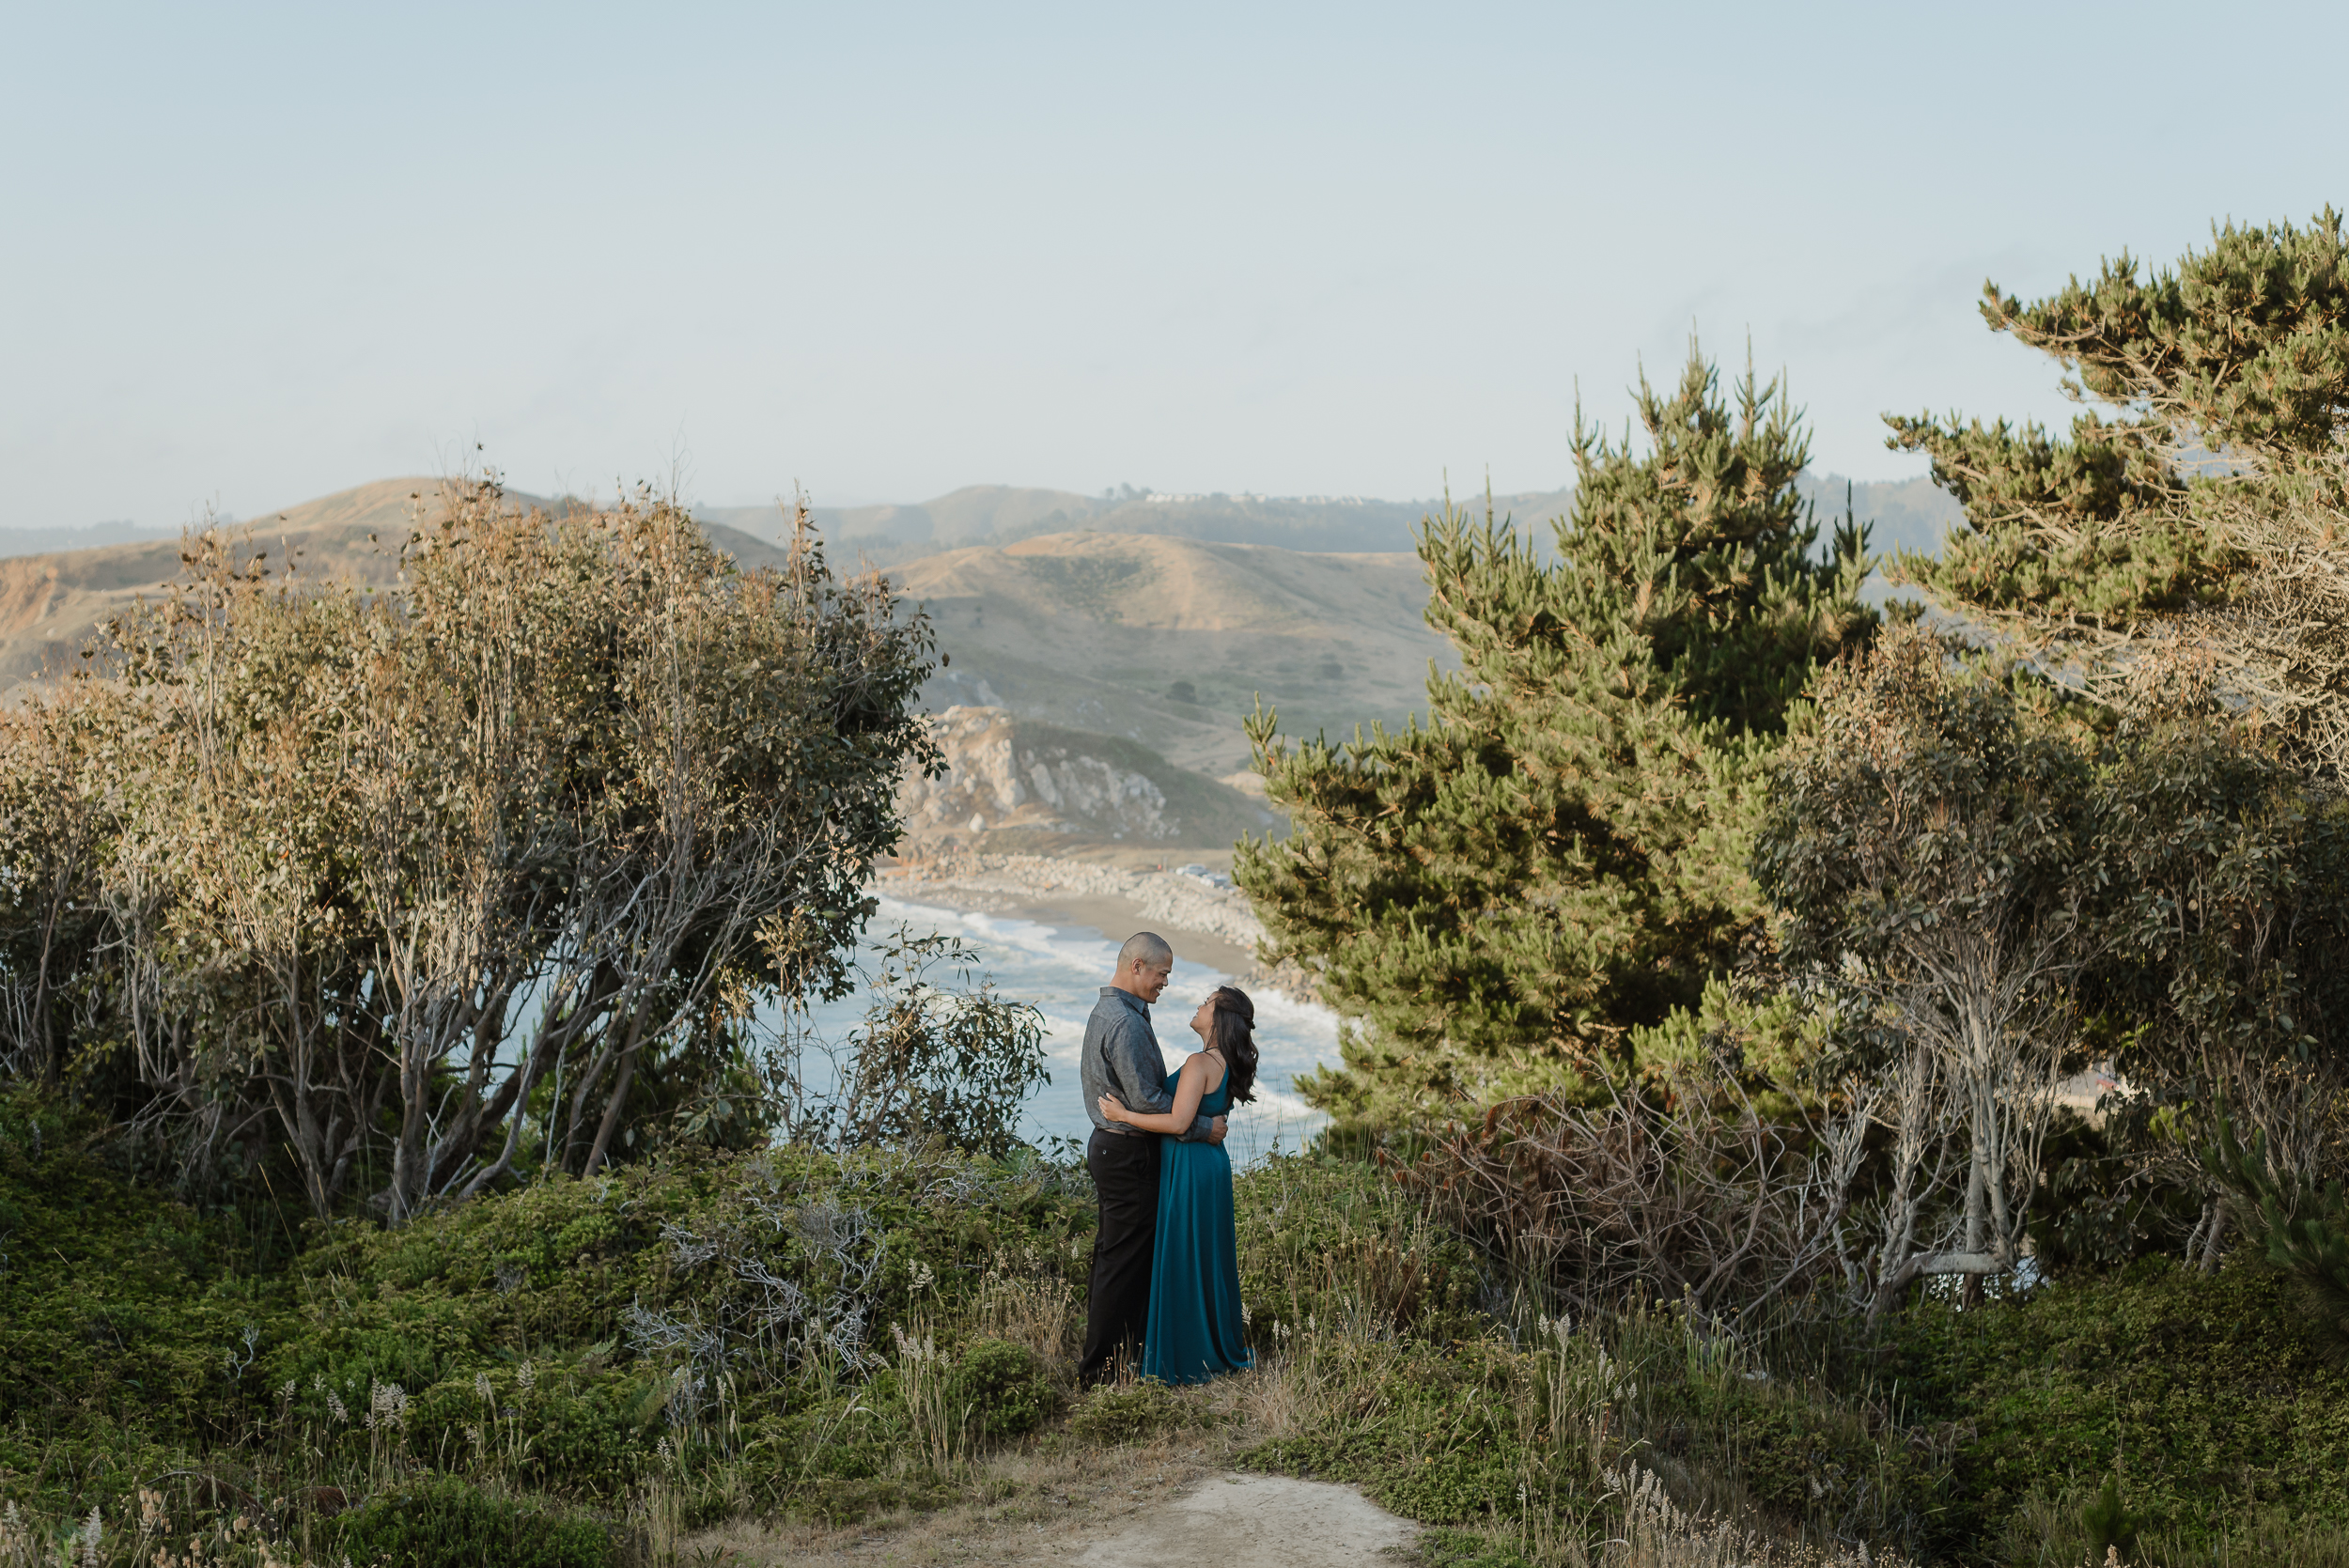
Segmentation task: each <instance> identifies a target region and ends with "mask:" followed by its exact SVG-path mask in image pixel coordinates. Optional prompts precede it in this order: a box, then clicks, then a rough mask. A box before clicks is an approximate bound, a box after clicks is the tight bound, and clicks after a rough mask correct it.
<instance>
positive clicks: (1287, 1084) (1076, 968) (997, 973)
mask: <svg viewBox="0 0 2349 1568" xmlns="http://www.w3.org/2000/svg"><path fill="white" fill-rule="evenodd" d="M901 924H902V925H904V926H906V927H907V928H908V929H909V930H910V932H911V933H912V934H914V935H917V936H919V935H923V934H926V933H929V932H938V933H941V934H944V935H947V936H954V937H959V938H961V939H963V940H964V941H965V942H966V943H968V944H969V945H970V946H971V947H972V948H974V949H975V950H977V953H978V955H979V960H980V962H979V966H978V970H977V972H974V974H973V976H972V978H973V979H976V978H977V973H985V974H987V975H989V976H991V977H992V978H993V980H994V982H995V988H996V990H997V991H998V992H999V993H1001V994H1002V995H1003V996H1005V997H1007V998H1010V999H1012V1000H1013V1001H1026V1002H1032V1003H1034V1006H1035V1007H1036V1009H1037V1011H1038V1012H1040V1013H1041V1014H1042V1015H1043V1016H1044V1029H1045V1038H1044V1048H1045V1052H1046V1055H1047V1058H1048V1063H1049V1068H1050V1072H1051V1075H1052V1081H1051V1082H1050V1084H1048V1085H1047V1086H1045V1087H1044V1088H1043V1089H1041V1090H1039V1091H1038V1092H1037V1094H1036V1095H1035V1097H1034V1099H1032V1100H1030V1101H1029V1102H1028V1105H1027V1108H1026V1113H1025V1115H1024V1117H1023V1118H1022V1128H1023V1130H1024V1131H1025V1132H1026V1134H1027V1135H1028V1136H1029V1137H1030V1138H1033V1139H1037V1140H1045V1139H1052V1138H1071V1139H1076V1140H1079V1141H1081V1140H1082V1139H1083V1138H1084V1137H1085V1135H1086V1134H1087V1133H1089V1132H1091V1131H1092V1123H1091V1121H1090V1120H1089V1119H1088V1118H1087V1117H1086V1115H1085V1110H1084V1106H1083V1104H1082V1099H1081V1095H1082V1091H1081V1089H1080V1088H1079V1086H1078V1075H1077V1059H1078V1054H1079V1052H1080V1051H1081V1049H1082V1048H1083V1045H1084V1032H1085V1018H1086V1017H1087V1016H1088V1015H1089V1014H1091V1013H1092V1011H1093V1004H1094V1003H1095V1002H1096V1001H1098V1000H1099V999H1100V994H1101V987H1102V986H1105V985H1107V984H1108V983H1109V977H1110V971H1111V970H1113V969H1114V968H1115V967H1116V963H1117V944H1116V943H1114V942H1112V941H1110V940H1108V939H1106V938H1103V937H1101V936H1100V935H1098V934H1097V933H1096V932H1092V931H1088V930H1083V929H1080V928H1075V927H1069V926H1053V925H1045V924H1040V923H1038V922H1036V921H1032V920H1016V919H1011V918H1008V917H1005V916H1003V915H988V914H966V913H963V912H961V911H958V910H955V909H942V908H935V907H933V906H931V905H926V904H913V903H908V902H906V901H904V900H901V899H895V898H891V897H888V896H886V895H883V896H882V897H881V898H880V901H879V912H878V914H877V915H876V916H875V918H874V920H873V923H872V925H871V926H870V928H869V930H868V933H867V939H866V945H867V947H868V948H873V947H876V946H877V945H878V943H879V940H881V939H886V938H887V937H888V936H889V935H891V934H892V933H894V931H895V929H896V928H897V927H898V926H899V925H901ZM1181 947H1182V940H1181V937H1180V935H1179V934H1178V935H1177V936H1176V937H1175V948H1176V954H1175V973H1174V977H1173V978H1172V979H1171V980H1170V981H1169V982H1168V984H1167V987H1166V994H1165V995H1164V996H1162V997H1160V998H1159V1001H1158V1004H1157V1005H1156V1006H1154V1007H1153V1008H1152V1009H1151V1010H1150V1011H1151V1021H1152V1022H1153V1023H1154V1024H1155V1025H1156V1026H1157V1028H1158V1032H1159V1048H1160V1049H1161V1051H1162V1052H1163V1053H1164V1055H1165V1058H1166V1066H1167V1070H1168V1071H1169V1072H1172V1071H1174V1070H1175V1068H1176V1067H1178V1066H1180V1065H1181V1064H1182V1061H1183V1058H1184V1057H1185V1056H1187V1055H1189V1054H1190V1051H1191V1050H1192V1049H1193V1048H1195V1047H1196V1045H1197V1043H1198V1042H1197V1037H1196V1036H1195V1035H1193V1034H1192V1033H1191V1032H1190V1028H1189V1024H1190V1015H1191V1013H1192V1011H1193V1010H1194V1009H1195V1008H1197V1007H1198V1005H1199V1004H1200V1003H1201V1002H1202V1001H1206V999H1207V994H1208V993H1209V992H1210V991H1213V990H1214V989H1215V988H1216V987H1217V986H1222V985H1227V984H1229V983H1230V982H1231V980H1232V976H1230V975H1228V974H1225V973H1223V972H1221V970H1215V969H1211V968H1209V967H1208V966H1207V965H1206V964H1194V963H1190V962H1189V961H1187V960H1186V959H1184V958H1183V956H1182V955H1181V951H1180V950H1181ZM868 956H869V955H868ZM933 978H935V979H937V980H939V981H941V983H943V982H946V981H947V980H949V979H950V978H951V977H950V976H947V975H944V974H937V975H934V976H933ZM1253 999H1254V1001H1255V1003H1256V1045H1257V1049H1258V1051H1259V1053H1260V1060H1259V1063H1258V1066H1257V1083H1256V1097H1255V1099H1254V1100H1253V1101H1252V1103H1250V1104H1247V1105H1243V1106H1241V1107H1239V1108H1238V1110H1237V1112H1236V1113H1235V1114H1234V1115H1233V1117H1232V1127H1231V1132H1230V1135H1229V1138H1228V1140H1227V1141H1226V1145H1225V1146H1226V1147H1227V1148H1229V1149H1230V1150H1231V1151H1232V1155H1233V1157H1234V1158H1235V1159H1237V1160H1239V1161H1241V1162H1243V1163H1248V1162H1252V1161H1254V1160H1256V1159H1258V1158H1261V1157H1263V1156H1264V1155H1265V1154H1267V1153H1268V1152H1269V1151H1270V1150H1271V1149H1272V1148H1274V1147H1275V1145H1276V1141H1277V1145H1278V1146H1279V1147H1280V1148H1282V1149H1283V1150H1294V1149H1298V1148H1300V1147H1302V1146H1303V1144H1304V1143H1305V1141H1307V1140H1309V1139H1310V1138H1312V1137H1313V1135H1314V1134H1315V1132H1317V1131H1319V1130H1320V1127H1321V1125H1322V1122H1323V1120H1324V1118H1323V1117H1322V1116H1321V1115H1320V1113H1319V1112H1317V1111H1315V1110H1313V1108H1312V1107H1310V1106H1308V1105H1307V1104H1306V1103H1305V1102H1304V1100H1303V1099H1301V1098H1300V1097H1299V1095H1298V1094H1297V1093H1296V1091H1295V1089H1294V1088H1293V1087H1292V1080H1293V1079H1296V1078H1297V1077H1298V1076H1299V1074H1310V1073H1311V1072H1312V1071H1313V1070H1314V1069H1315V1067H1316V1066H1319V1065H1320V1064H1321V1063H1325V1062H1326V1063H1335V1062H1336V1060H1337V1054H1338V1020H1337V1016H1336V1015H1335V1014H1333V1013H1331V1012H1330V1010H1329V1009H1328V1008H1326V1007H1318V1006H1315V1005H1314V1004H1313V1003H1311V1002H1303V1001H1295V1000H1293V999H1291V998H1289V997H1284V996H1280V995H1277V994H1274V993H1271V992H1261V993H1253ZM864 1005H865V998H864V996H863V993H861V992H860V993H856V994H852V995H850V996H848V997H846V998H844V999H842V1000H841V1001H835V1002H829V1003H825V1004H823V1005H820V1006H818V1007H816V1008H814V1009H812V1021H813V1022H814V1023H815V1024H816V1026H817V1029H818V1031H820V1032H822V1033H823V1034H824V1035H826V1036H827V1037H828V1038H831V1039H834V1040H838V1039H841V1038H843V1037H845V1036H846V1035H847V1033H848V1030H849V1029H850V1028H852V1027H853V1026H854V1025H855V1024H856V1022H857V1021H858V1019H860V1018H861V1017H863V1012H864Z"/></svg>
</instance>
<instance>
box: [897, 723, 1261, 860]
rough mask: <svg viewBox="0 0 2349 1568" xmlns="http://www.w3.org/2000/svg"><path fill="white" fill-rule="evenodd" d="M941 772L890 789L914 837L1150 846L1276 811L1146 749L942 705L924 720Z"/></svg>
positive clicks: (1222, 831) (1223, 833)
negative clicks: (1009, 835)
mask: <svg viewBox="0 0 2349 1568" xmlns="http://www.w3.org/2000/svg"><path fill="white" fill-rule="evenodd" d="M933 724H934V725H935V731H934V733H935V734H936V735H937V737H938V741H939V744H940V746H941V748H942V749H943V751H944V752H945V753H946V773H945V775H944V776H943V777H941V778H936V779H929V778H924V777H922V776H921V775H919V774H910V775H908V777H907V779H906V782H905V784H903V786H902V787H901V788H900V790H899V793H898V804H899V805H900V807H901V808H902V809H903V810H904V812H905V817H906V824H907V827H908V828H909V829H910V831H912V832H913V833H914V834H915V835H916V836H917V837H918V838H923V839H935V838H939V837H944V836H951V837H953V838H956V839H957V840H968V839H975V838H977V837H979V836H981V835H984V834H988V833H997V832H1003V831H1007V830H1013V829H1025V830H1030V831H1042V832H1050V833H1056V834H1068V835H1075V836H1082V837H1085V838H1093V839H1104V838H1105V839H1114V840H1124V841H1127V842H1141V843H1152V844H1177V843H1180V844H1229V843H1230V842H1231V841H1232V839H1233V838H1234V837H1236V836H1237V834H1238V833H1240V832H1244V831H1259V830H1262V829H1266V828H1270V827H1274V826H1277V825H1278V823H1279V821H1280V819H1279V817H1277V816H1276V815H1274V814H1273V813H1272V812H1270V811H1269V810H1267V809H1266V808H1265V807H1264V806H1263V805H1262V804H1261V803H1260V802H1258V801H1255V800H1250V799H1249V798H1248V797H1247V796H1245V795H1243V794H1241V793H1240V792H1239V791H1238V790H1237V789H1234V788H1232V787H1231V786H1230V785H1229V784H1223V783H1221V782H1219V781H1217V780H1214V779H1209V778H1206V777H1203V776H1202V775H1199V774H1197V773H1193V772H1190V770H1189V769H1187V768H1177V767H1175V765H1174V764H1172V763H1170V762H1168V761H1167V760H1166V759H1165V758H1163V757H1161V756H1159V755H1158V754H1157V753H1154V752H1152V751H1150V750H1149V749H1148V748H1147V747H1144V746H1140V745H1137V744H1134V743H1133V742H1130V741H1125V740H1120V739H1117V738H1116V737H1112V736H1102V735H1087V734H1085V733H1083V732H1082V731H1080V730H1064V729H1060V728H1058V727H1056V726H1053V725H1050V724H1039V723H1034V722H1030V721H1027V720H1022V719H1019V718H1015V717H1014V716H1013V715H1011V714H1010V713H1007V712H1005V711H1004V710H1003V709H1002V708H1000V707H950V708H948V709H947V710H946V711H945V712H944V713H942V714H941V715H939V716H938V717H937V718H936V719H935V720H934V721H933Z"/></svg>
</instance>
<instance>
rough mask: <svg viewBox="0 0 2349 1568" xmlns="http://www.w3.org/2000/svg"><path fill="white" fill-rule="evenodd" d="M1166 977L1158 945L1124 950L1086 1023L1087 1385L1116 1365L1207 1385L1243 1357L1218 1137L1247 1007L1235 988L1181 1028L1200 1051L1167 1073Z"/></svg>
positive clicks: (1238, 1085) (1242, 1083) (1242, 1094)
mask: <svg viewBox="0 0 2349 1568" xmlns="http://www.w3.org/2000/svg"><path fill="white" fill-rule="evenodd" d="M1174 970H1175V950H1174V949H1173V948H1172V947H1169V946H1168V945H1167V943H1166V939H1164V938H1162V937H1157V936H1153V935H1151V934H1150V933H1149V932H1147V931H1144V932H1142V933H1141V934H1139V935H1137V936H1133V937H1129V938H1128V939H1127V941H1126V945H1125V946H1124V947H1123V948H1121V949H1120V950H1119V951H1118V955H1117V973H1116V975H1115V977H1114V978H1113V979H1112V981H1111V983H1110V984H1109V985H1107V986H1102V987H1101V1000H1100V1001H1098V1002H1097V1003H1096V1004H1095V1006H1094V1009H1093V1016H1092V1017H1090V1018H1088V1019H1087V1020H1085V1043H1084V1055H1083V1057H1082V1059H1081V1063H1082V1064H1081V1074H1080V1076H1081V1078H1082V1079H1083V1082H1084V1096H1085V1112H1086V1114H1087V1115H1089V1116H1091V1117H1092V1118H1093V1137H1092V1139H1091V1141H1088V1142H1087V1143H1086V1145H1085V1167H1086V1169H1087V1170H1089V1171H1091V1172H1093V1186H1094V1190H1095V1192H1096V1193H1097V1195H1098V1197H1099V1200H1100V1226H1099V1228H1098V1229H1097V1230H1096V1231H1095V1232H1094V1234H1093V1283H1092V1291H1091V1296H1090V1298H1089V1300H1088V1302H1087V1304H1086V1308H1085V1345H1084V1358H1083V1360H1082V1361H1081V1362H1080V1363H1079V1365H1078V1368H1077V1375H1078V1377H1079V1379H1080V1380H1081V1381H1082V1382H1084V1383H1087V1384H1093V1383H1098V1382H1100V1381H1102V1380H1104V1379H1105V1378H1108V1377H1111V1376H1113V1375H1114V1374H1115V1373H1116V1369H1117V1363H1118V1362H1119V1361H1120V1360H1123V1361H1125V1362H1126V1363H1127V1364H1128V1365H1131V1366H1133V1367H1134V1368H1135V1370H1136V1371H1138V1372H1139V1373H1141V1374H1142V1375H1143V1376H1144V1377H1156V1378H1159V1379H1160V1380H1162V1381H1164V1382H1168V1383H1204V1382H1206V1380H1207V1379H1208V1378H1210V1377H1215V1376H1219V1375H1221V1374H1224V1373H1227V1372H1237V1371H1238V1370H1239V1369H1240V1368H1242V1367H1245V1366H1247V1365H1248V1364H1249V1362H1250V1359H1251V1357H1250V1354H1249V1351H1248V1347H1247V1344H1246V1343H1245V1341H1244V1339H1243V1337H1242V1329H1243V1323H1242V1320H1241V1317H1240V1305H1239V1249H1238V1247H1237V1243H1236V1241H1235V1239H1234V1235H1233V1230H1232V1161H1231V1157H1230V1156H1228V1155H1226V1154H1225V1153H1224V1152H1223V1131H1224V1127H1225V1125H1226V1120H1227V1117H1228V1115H1229V1113H1230V1110H1231V1108H1232V1106H1233V1104H1234V1103H1235V1102H1237V1101H1244V1100H1250V1099H1253V1098H1254V1097H1255V1094H1254V1088H1255V1082H1256V1042H1255V1027H1256V1009H1255V1005H1254V1003H1252V1002H1251V1001H1249V1000H1248V994H1247V993H1246V992H1245V991H1242V990H1239V989H1237V988H1236V987H1234V986H1223V987H1222V988H1221V989H1220V990H1218V991H1217V992H1216V993H1215V994H1214V995H1212V996H1210V997H1208V998H1207V1000H1206V1001H1204V1002H1202V1003H1201V1004H1200V1007H1199V1011H1198V1012H1197V1013H1195V1014H1193V1015H1192V1016H1191V1020H1190V1027H1191V1031H1192V1032H1194V1033H1196V1034H1197V1035H1198V1036H1199V1040H1200V1048H1199V1049H1198V1050H1197V1051H1196V1052H1194V1053H1193V1054H1192V1055H1191V1056H1190V1057H1189V1058H1188V1059H1186V1060H1185V1061H1184V1063H1183V1064H1182V1066H1181V1068H1180V1069H1178V1070H1177V1071H1175V1072H1172V1073H1170V1072H1168V1071H1167V1070H1166V1063H1165V1060H1164V1058H1162V1057H1161V1056H1160V1055H1159V1037H1158V1034H1157V1032H1155V1031H1153V1030H1152V1029H1151V1027H1150V1004H1151V1003H1152V1002H1154V1001H1158V1000H1159V993H1161V992H1162V991H1164V990H1165V989H1166V982H1167V977H1168V976H1169V975H1170V974H1172V973H1173V972H1174ZM1137 1353H1138V1355H1137Z"/></svg>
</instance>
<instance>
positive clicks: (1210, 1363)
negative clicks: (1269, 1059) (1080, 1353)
mask: <svg viewBox="0 0 2349 1568" xmlns="http://www.w3.org/2000/svg"><path fill="white" fill-rule="evenodd" d="M1181 1077H1182V1074H1180V1073H1179V1072H1176V1073H1169V1074H1167V1075H1166V1092H1167V1093H1168V1094H1173V1093H1174V1092H1175V1081H1176V1080H1177V1079H1180V1078H1181ZM1231 1107H1232V1078H1231V1075H1230V1074H1229V1073H1228V1072H1227V1073H1225V1074H1224V1076H1223V1081H1222V1082H1221V1083H1219V1084H1217V1085H1216V1086H1215V1093H1214V1094H1208V1095H1206V1096H1204V1097H1202V1098H1201V1100H1200V1101H1199V1114H1201V1115H1202V1116H1221V1115H1223V1114H1225V1113H1226V1112H1227V1111H1229V1110H1231ZM1244 1327H1245V1326H1244V1325H1243V1324H1242V1323H1241V1321H1240V1315H1239V1246H1238V1243H1237V1240H1236V1239H1235V1238H1234V1234H1233V1228H1232V1157H1231V1156H1229V1155H1227V1154H1225V1153H1224V1152H1223V1145H1221V1143H1185V1142H1183V1141H1180V1140H1178V1139H1174V1138H1161V1139H1159V1240H1158V1247H1157V1250H1155V1251H1153V1252H1152V1253H1151V1255H1150V1318H1149V1327H1148V1329H1147V1330H1146V1331H1145V1333H1144V1334H1143V1342H1142V1374H1143V1376H1144V1377H1156V1378H1158V1379H1159V1380H1160V1381H1161V1382H1166V1383H1205V1382H1206V1380H1207V1379H1208V1378H1210V1377H1221V1375H1222V1374H1225V1373H1227V1372H1237V1371H1239V1370H1240V1369H1241V1368H1242V1367H1245V1366H1247V1365H1249V1363H1250V1361H1251V1360H1252V1356H1251V1354H1250V1351H1249V1349H1248V1344H1247V1341H1246V1339H1245V1337H1244Z"/></svg>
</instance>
